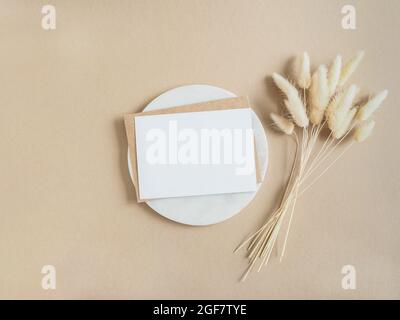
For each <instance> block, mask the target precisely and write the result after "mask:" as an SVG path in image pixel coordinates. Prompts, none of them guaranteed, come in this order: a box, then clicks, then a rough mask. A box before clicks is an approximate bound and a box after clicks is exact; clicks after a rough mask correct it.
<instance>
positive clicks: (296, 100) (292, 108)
mask: <svg viewBox="0 0 400 320" xmlns="http://www.w3.org/2000/svg"><path fill="white" fill-rule="evenodd" d="M272 78H273V80H274V82H275V84H276V85H277V87H278V88H279V89H281V91H282V92H283V93H284V94H285V95H286V97H287V100H285V106H286V108H287V109H288V111H289V113H290V115H291V116H292V118H293V121H294V123H295V124H296V125H298V126H299V127H302V128H304V127H307V126H308V118H307V113H306V109H305V107H304V105H303V102H302V101H301V99H300V96H299V92H298V91H297V89H296V88H295V87H294V86H293V85H292V84H291V83H290V82H289V81H288V80H287V79H285V78H284V77H282V76H281V75H279V74H277V73H273V74H272Z"/></svg>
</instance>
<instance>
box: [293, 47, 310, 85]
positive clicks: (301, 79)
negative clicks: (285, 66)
mask: <svg viewBox="0 0 400 320" xmlns="http://www.w3.org/2000/svg"><path fill="white" fill-rule="evenodd" d="M295 76H296V79H297V84H298V86H299V87H300V88H302V89H308V88H309V86H310V84H311V74H310V56H309V55H308V53H307V52H304V53H303V54H302V55H301V57H299V59H298V61H297V65H296V70H295Z"/></svg>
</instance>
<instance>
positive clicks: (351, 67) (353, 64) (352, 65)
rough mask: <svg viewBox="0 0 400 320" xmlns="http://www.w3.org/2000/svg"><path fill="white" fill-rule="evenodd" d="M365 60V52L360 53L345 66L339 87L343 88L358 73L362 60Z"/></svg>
mask: <svg viewBox="0 0 400 320" xmlns="http://www.w3.org/2000/svg"><path fill="white" fill-rule="evenodd" d="M363 58H364V51H359V52H358V53H357V54H356V56H355V57H354V58H352V59H351V60H350V61H349V62H347V63H346V64H345V66H344V67H343V70H342V72H341V74H340V80H339V86H340V87H343V86H344V85H345V84H346V82H347V81H348V80H349V79H350V77H351V75H352V74H353V73H354V71H356V69H357V67H358V66H359V64H360V62H361V60H362V59H363Z"/></svg>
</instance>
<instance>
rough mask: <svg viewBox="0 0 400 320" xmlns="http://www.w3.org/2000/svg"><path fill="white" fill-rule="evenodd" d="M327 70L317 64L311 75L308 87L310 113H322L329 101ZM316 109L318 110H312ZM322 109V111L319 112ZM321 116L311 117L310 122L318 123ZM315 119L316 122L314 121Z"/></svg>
mask: <svg viewBox="0 0 400 320" xmlns="http://www.w3.org/2000/svg"><path fill="white" fill-rule="evenodd" d="M327 75H328V70H327V68H326V67H325V66H324V65H321V66H319V68H318V69H317V71H316V72H315V73H314V74H313V76H312V81H311V87H310V113H313V114H321V113H322V115H323V113H324V110H325V109H326V107H327V105H328V103H329V88H328V77H327ZM314 109H317V111H319V112H312V111H313V110H314ZM321 111H322V112H321ZM321 120H322V117H314V116H313V117H312V118H311V122H312V123H313V124H318V123H319V122H320V121H321ZM316 121H317V122H316Z"/></svg>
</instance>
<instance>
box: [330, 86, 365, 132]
mask: <svg viewBox="0 0 400 320" xmlns="http://www.w3.org/2000/svg"><path fill="white" fill-rule="evenodd" d="M358 91H359V88H358V87H357V86H356V85H351V86H350V87H349V88H348V89H347V90H346V91H345V92H343V93H341V94H339V95H338V96H336V97H335V98H334V99H333V100H332V101H331V103H330V105H329V106H328V109H327V112H326V117H327V119H328V127H329V129H330V130H331V131H332V132H336V131H338V130H340V126H341V124H342V123H343V121H344V119H345V117H346V115H347V114H348V112H349V110H350V109H351V107H352V105H353V101H354V98H355V97H356V95H357V93H358Z"/></svg>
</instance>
